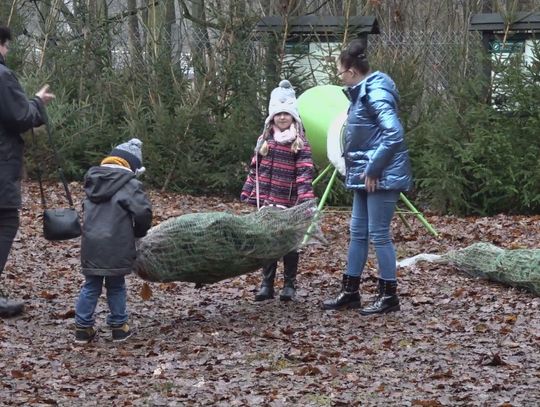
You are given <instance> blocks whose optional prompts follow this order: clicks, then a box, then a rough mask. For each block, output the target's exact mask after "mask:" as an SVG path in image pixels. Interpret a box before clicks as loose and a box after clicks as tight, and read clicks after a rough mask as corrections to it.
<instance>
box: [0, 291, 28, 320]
mask: <svg viewBox="0 0 540 407" xmlns="http://www.w3.org/2000/svg"><path fill="white" fill-rule="evenodd" d="M23 311H24V303H23V302H22V301H16V300H10V299H9V298H8V296H7V295H6V294H5V293H4V292H3V291H0V318H11V317H16V316H17V315H20V314H22V312H23Z"/></svg>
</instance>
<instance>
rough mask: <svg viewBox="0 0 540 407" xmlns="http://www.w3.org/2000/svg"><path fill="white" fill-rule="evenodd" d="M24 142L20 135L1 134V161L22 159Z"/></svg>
mask: <svg viewBox="0 0 540 407" xmlns="http://www.w3.org/2000/svg"><path fill="white" fill-rule="evenodd" d="M23 147H24V143H23V141H22V139H21V138H20V136H15V137H13V136H7V135H5V134H2V135H0V161H8V160H12V159H16V160H17V161H19V160H22V155H23Z"/></svg>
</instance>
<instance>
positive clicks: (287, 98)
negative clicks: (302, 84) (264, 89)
mask: <svg viewBox="0 0 540 407" xmlns="http://www.w3.org/2000/svg"><path fill="white" fill-rule="evenodd" d="M282 112H285V113H289V114H290V115H291V116H292V117H293V118H294V120H296V122H297V123H301V122H302V120H300V114H299V113H298V102H297V100H296V93H295V91H294V89H293V87H292V85H291V83H290V82H289V81H288V80H287V79H284V80H282V81H281V82H280V83H279V86H278V87H277V88H275V89H274V90H273V91H272V93H271V94H270V103H269V104H268V117H267V118H266V120H265V122H264V123H265V124H268V123H270V122H271V121H272V120H273V119H274V116H275V115H276V114H278V113H282Z"/></svg>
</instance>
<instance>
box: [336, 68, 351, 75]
mask: <svg viewBox="0 0 540 407" xmlns="http://www.w3.org/2000/svg"><path fill="white" fill-rule="evenodd" d="M345 72H350V69H345V70H344V71H338V73H337V74H338V76H341V75H343V74H344V73H345Z"/></svg>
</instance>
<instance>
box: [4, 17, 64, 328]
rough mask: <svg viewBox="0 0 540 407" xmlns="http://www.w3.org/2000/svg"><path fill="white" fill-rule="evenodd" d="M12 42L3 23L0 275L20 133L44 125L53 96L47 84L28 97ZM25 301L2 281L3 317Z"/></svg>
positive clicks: (18, 168) (15, 223)
mask: <svg viewBox="0 0 540 407" xmlns="http://www.w3.org/2000/svg"><path fill="white" fill-rule="evenodd" d="M10 41H11V31H10V29H9V28H7V27H4V26H2V25H0V278H1V276H2V272H3V271H4V267H5V265H6V262H7V259H8V256H9V252H10V251H11V246H12V244H13V240H14V239H15V235H16V234H17V230H18V229H19V209H20V207H21V176H22V167H23V147H24V141H23V139H22V137H21V133H24V132H26V131H28V130H30V129H31V128H33V127H37V126H41V125H42V124H43V123H44V121H45V105H46V104H47V103H49V102H50V101H51V100H52V99H53V98H54V95H53V94H52V93H50V91H49V87H48V86H44V87H43V88H41V90H40V91H39V92H38V93H37V94H36V97H34V98H32V99H30V100H29V99H28V98H27V97H26V95H25V94H24V91H23V89H22V87H21V85H20V84H19V81H18V80H17V77H16V76H15V74H14V73H13V72H12V71H11V70H10V69H9V68H8V67H7V66H6V62H5V58H6V56H7V53H8V50H9V46H10ZM23 309H24V304H23V302H22V301H16V300H11V299H9V297H8V295H7V294H6V292H5V290H4V285H3V282H2V280H0V318H2V317H12V316H16V315H19V314H20V313H22V312H23Z"/></svg>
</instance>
